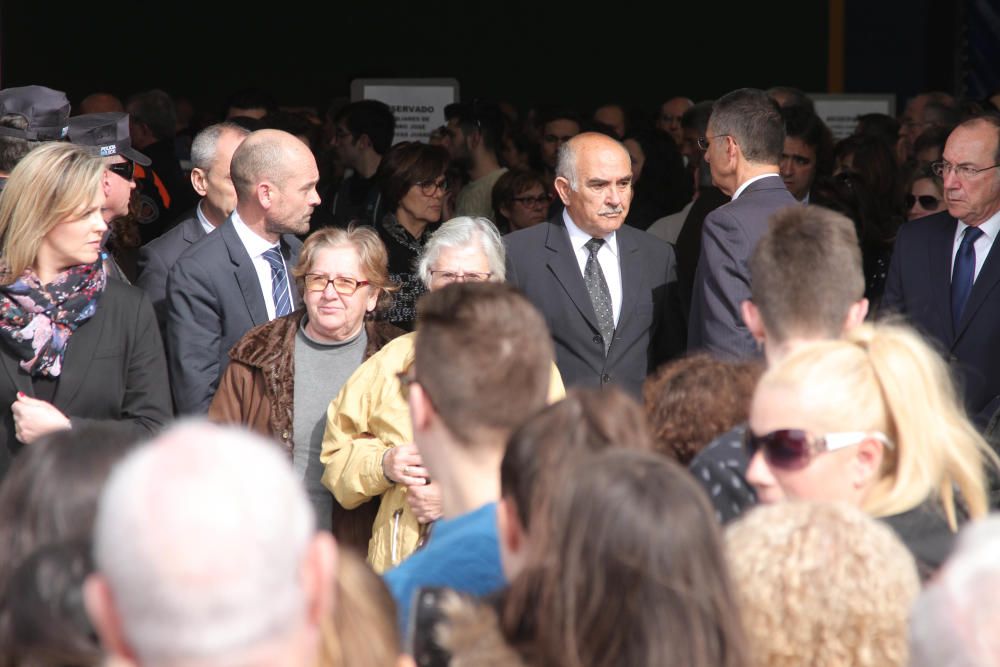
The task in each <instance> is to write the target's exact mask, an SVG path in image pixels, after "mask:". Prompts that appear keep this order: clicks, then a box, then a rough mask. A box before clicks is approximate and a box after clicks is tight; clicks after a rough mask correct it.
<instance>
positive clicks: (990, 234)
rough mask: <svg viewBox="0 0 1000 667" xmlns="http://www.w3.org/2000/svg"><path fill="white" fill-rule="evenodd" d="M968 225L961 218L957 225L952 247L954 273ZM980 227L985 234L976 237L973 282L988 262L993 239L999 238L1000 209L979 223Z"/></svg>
mask: <svg viewBox="0 0 1000 667" xmlns="http://www.w3.org/2000/svg"><path fill="white" fill-rule="evenodd" d="M968 227H969V225H967V224H965V223H964V222H962V221H961V220H959V221H958V224H957V225H955V241H954V243H953V244H952V247H951V270H952V273H954V272H955V257H956V256H957V255H958V248H959V246H961V245H962V236H963V234H964V233H965V230H966V229H967V228H968ZM979 229H981V230H982V232H983V235H982V236H980V237H979V238H978V239H976V242H975V243H974V244H973V247H975V249H976V273H975V274H974V275H973V278H972V281H973V282H975V281H976V278H978V277H979V271H980V270H981V269H982V268H983V264H985V263H986V256H987V255H988V254H990V248H992V247H993V241H995V240H996V238H997V232H1000V211H997V212H996V213H994V214H993V215H992V216H991V217H990V218H988V219H987V220H986V222H984V223H983V224H981V225H979Z"/></svg>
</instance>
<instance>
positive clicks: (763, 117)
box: [709, 88, 785, 165]
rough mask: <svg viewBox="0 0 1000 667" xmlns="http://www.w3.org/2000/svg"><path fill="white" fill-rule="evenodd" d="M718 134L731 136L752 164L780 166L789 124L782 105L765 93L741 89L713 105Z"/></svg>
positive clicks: (711, 122)
mask: <svg viewBox="0 0 1000 667" xmlns="http://www.w3.org/2000/svg"><path fill="white" fill-rule="evenodd" d="M709 123H710V124H711V126H712V131H713V132H715V133H716V134H728V135H730V136H731V137H732V138H733V140H734V141H735V142H736V143H737V144H738V145H739V147H740V150H742V151H743V157H745V158H746V159H747V160H748V161H750V162H759V163H763V164H775V165H776V164H778V161H779V160H780V159H781V152H782V150H784V148H785V124H784V122H783V121H782V118H781V112H780V111H779V110H778V105H777V104H776V103H775V101H774V100H772V99H771V98H770V97H768V95H767V93H765V92H764V91H763V90H757V89H756V88H740V89H739V90H734V91H732V92H731V93H726V94H725V95H723V96H722V97H720V98H719V99H718V100H716V101H715V104H714V105H713V106H712V117H711V119H710V120H709Z"/></svg>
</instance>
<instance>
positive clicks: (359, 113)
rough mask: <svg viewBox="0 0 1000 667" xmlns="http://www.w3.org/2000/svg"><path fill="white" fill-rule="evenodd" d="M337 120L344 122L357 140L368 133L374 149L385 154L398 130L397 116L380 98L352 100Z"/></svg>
mask: <svg viewBox="0 0 1000 667" xmlns="http://www.w3.org/2000/svg"><path fill="white" fill-rule="evenodd" d="M334 120H335V121H336V122H338V123H339V122H341V121H343V122H344V125H346V126H347V129H348V131H349V132H350V133H351V137H352V138H354V140H355V141H357V139H358V138H359V137H360V136H361V135H362V134H366V135H368V140H369V141H370V142H371V144H372V150H373V151H375V152H376V153H378V154H379V155H385V154H386V151H388V150H389V148H390V147H391V146H392V138H393V135H394V134H395V132H396V117H395V116H394V115H393V114H392V109H390V108H389V105H388V104H386V103H385V102H380V101H378V100H359V101H357V102H352V103H350V104H348V105H347V106H346V107H344V108H343V109H341V110H340V111H338V112H337V115H336V117H335V118H334Z"/></svg>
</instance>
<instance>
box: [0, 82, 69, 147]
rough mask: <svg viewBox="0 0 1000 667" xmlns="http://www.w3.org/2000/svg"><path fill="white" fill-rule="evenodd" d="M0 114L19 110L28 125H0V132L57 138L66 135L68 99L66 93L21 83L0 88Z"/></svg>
mask: <svg viewBox="0 0 1000 667" xmlns="http://www.w3.org/2000/svg"><path fill="white" fill-rule="evenodd" d="M0 114H20V115H21V116H24V117H25V118H26V119H27V120H28V127H27V129H24V130H18V129H15V128H13V127H0V135H3V136H5V137H17V138H19V139H28V140H30V141H59V140H61V139H64V138H65V137H66V131H67V127H66V121H67V120H68V119H69V100H68V99H66V93H63V92H60V91H58V90H52V89H51V88H46V87H45V86H21V87H19V88H5V89H4V90H0Z"/></svg>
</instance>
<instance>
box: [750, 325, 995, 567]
mask: <svg viewBox="0 0 1000 667" xmlns="http://www.w3.org/2000/svg"><path fill="white" fill-rule="evenodd" d="M749 426H750V428H749V430H748V432H747V436H746V446H747V454H748V455H749V457H750V459H751V460H750V466H749V468H748V469H747V480H748V481H749V482H750V483H751V484H753V486H754V488H755V489H756V491H757V497H758V500H759V501H760V502H763V503H769V502H775V501H778V500H781V499H783V498H788V499H805V500H822V501H843V502H847V503H849V504H852V505H855V506H858V507H860V508H861V509H863V510H865V511H866V512H867V513H868V514H870V515H872V516H875V517H878V518H881V519H882V520H884V521H885V522H886V523H888V524H889V525H890V526H891V527H892V528H894V529H895V530H896V532H897V533H898V534H899V536H900V538H901V539H902V540H903V542H904V543H905V544H906V545H907V546H908V547H909V548H910V550H911V551H912V552H913V555H914V557H915V558H916V560H917V563H918V565H919V566H920V568H921V571H922V573H923V574H924V575H928V574H930V573H932V572H933V571H934V570H936V569H937V568H938V567H939V566H940V565H941V563H942V562H943V560H944V559H945V557H946V556H947V554H948V552H949V550H950V547H951V544H952V540H953V536H954V533H955V531H956V530H957V529H958V526H959V525H960V524H961V523H962V522H964V521H965V520H967V519H969V518H971V519H977V518H979V517H982V516H985V515H986V513H987V512H988V511H989V502H988V497H987V482H986V469H987V467H991V468H996V466H997V458H996V455H995V454H993V452H992V450H990V448H989V446H988V445H987V444H986V441H985V440H983V438H982V436H980V435H979V433H978V431H977V430H976V429H975V427H974V426H973V425H972V423H971V422H970V421H969V420H968V418H967V417H966V415H965V412H964V410H963V408H962V406H961V403H960V402H959V400H958V398H957V396H956V394H955V390H954V388H953V386H952V381H951V378H950V376H949V373H948V368H947V366H946V365H945V363H944V361H943V360H942V359H941V358H940V357H939V356H938V355H937V354H936V353H935V352H934V351H933V350H932V349H931V348H930V347H929V346H928V345H927V344H926V343H925V342H924V341H923V339H921V338H920V336H919V335H918V334H916V333H915V332H914V331H912V330H911V329H909V328H907V327H904V326H902V325H897V324H875V325H872V324H863V325H861V326H859V327H856V328H855V329H854V330H852V331H851V332H850V333H849V334H847V335H846V338H845V339H844V340H839V341H825V342H817V343H808V344H803V346H802V347H801V348H800V349H798V350H795V351H793V352H792V353H791V354H789V355H788V356H787V357H785V358H783V359H782V360H780V361H779V362H778V363H777V364H775V365H774V366H772V367H771V368H769V369H768V371H767V372H766V373H764V375H763V377H762V378H761V380H760V382H759V383H758V385H757V390H756V392H755V393H754V399H753V403H752V405H751V408H750V421H749Z"/></svg>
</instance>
